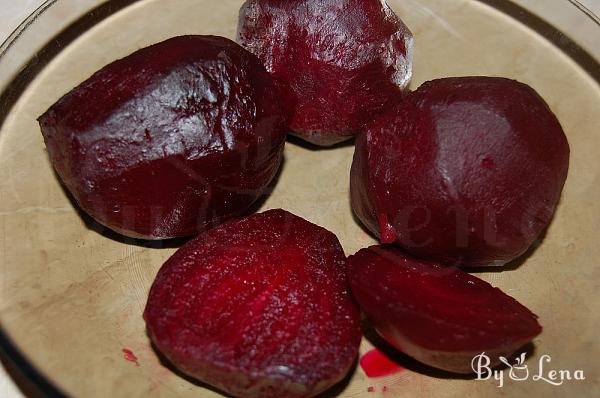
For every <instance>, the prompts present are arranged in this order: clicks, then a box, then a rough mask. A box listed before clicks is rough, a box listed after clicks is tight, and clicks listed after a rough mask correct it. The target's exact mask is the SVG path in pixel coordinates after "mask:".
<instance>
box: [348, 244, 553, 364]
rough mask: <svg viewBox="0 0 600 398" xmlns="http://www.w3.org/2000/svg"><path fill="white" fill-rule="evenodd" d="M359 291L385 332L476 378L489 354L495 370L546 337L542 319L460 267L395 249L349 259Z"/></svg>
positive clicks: (414, 352) (425, 357)
mask: <svg viewBox="0 0 600 398" xmlns="http://www.w3.org/2000/svg"><path fill="white" fill-rule="evenodd" d="M348 280H349V282H350V286H351V288H352V293H353V295H354V297H355V298H356V300H357V301H358V303H359V305H360V307H361V308H362V310H363V311H364V312H365V314H366V315H367V316H368V317H369V319H371V321H372V322H373V325H374V326H375V328H376V329H377V331H378V332H379V333H380V334H381V335H382V336H383V337H384V338H385V339H386V340H388V341H389V342H390V343H391V344H393V345H395V346H396V347H397V348H398V349H400V350H401V351H403V352H404V353H406V354H408V355H410V356H412V357H413V358H415V359H416V360H418V361H420V362H422V363H425V364H427V365H430V366H433V367H436V368H440V369H444V370H447V371H451V372H457V373H472V372H473V369H472V367H471V362H472V360H473V358H474V357H475V356H476V355H478V354H481V353H483V352H485V353H486V354H487V355H488V356H489V357H490V359H491V360H492V362H493V363H492V366H493V365H494V364H495V365H497V364H499V356H508V355H511V354H513V353H514V352H515V351H516V350H518V349H519V348H521V347H523V346H524V345H525V344H527V343H528V342H530V341H531V340H532V339H533V338H534V337H536V336H537V335H539V334H540V333H541V330H542V328H541V326H540V325H539V323H538V321H537V316H536V315H535V314H533V313H532V312H531V311H530V310H528V309H527V308H526V307H524V306H523V305H521V304H520V303H519V302H517V301H516V300H515V299H514V298H512V297H510V296H508V295H506V294H505V293H503V292H502V291H501V290H500V289H498V288H494V287H493V286H491V285H490V284H488V283H487V282H485V281H483V280H481V279H479V278H477V277H475V276H473V275H470V274H467V273H466V272H464V271H461V270H460V269H458V268H451V267H444V266H441V265H439V264H436V263H432V262H427V261H423V260H419V259H416V258H414V257H411V256H409V255H407V254H404V253H403V252H402V251H401V250H400V249H398V248H395V247H392V246H374V247H371V248H368V249H363V250H361V251H359V252H358V253H356V254H355V255H353V256H350V257H349V259H348Z"/></svg>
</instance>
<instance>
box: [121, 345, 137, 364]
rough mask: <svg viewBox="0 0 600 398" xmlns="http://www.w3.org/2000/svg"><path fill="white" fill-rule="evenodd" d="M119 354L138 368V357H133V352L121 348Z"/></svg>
mask: <svg viewBox="0 0 600 398" xmlns="http://www.w3.org/2000/svg"><path fill="white" fill-rule="evenodd" d="M121 352H122V353H123V357H124V358H125V359H126V360H127V361H129V362H133V363H135V365H136V366H140V362H139V361H138V357H136V356H135V354H134V353H133V351H131V350H129V349H127V348H123V349H122V350H121Z"/></svg>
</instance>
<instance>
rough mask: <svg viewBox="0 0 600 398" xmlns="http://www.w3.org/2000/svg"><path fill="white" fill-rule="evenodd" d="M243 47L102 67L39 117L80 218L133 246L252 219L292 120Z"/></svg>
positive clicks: (228, 44)
mask: <svg viewBox="0 0 600 398" xmlns="http://www.w3.org/2000/svg"><path fill="white" fill-rule="evenodd" d="M279 102H280V101H279V98H278V95H277V91H276V90H275V86H274V85H273V81H272V79H271V77H270V76H269V74H268V73H267V72H266V71H265V69H264V67H263V66H262V64H261V63H260V61H259V60H258V59H257V58H256V57H255V56H254V55H252V54H250V53H249V52H247V51H246V50H244V49H243V48H242V47H240V46H239V45H237V44H236V43H234V42H232V41H230V40H228V39H225V38H221V37H214V36H183V37H176V38H173V39H169V40H167V41H164V42H162V43H159V44H155V45H153V46H150V47H147V48H144V49H141V50H139V51H136V52H135V53H133V54H131V55H129V56H128V57H125V58H123V59H121V60H118V61H116V62H114V63H111V64H110V65H108V66H106V67H104V68H102V69H101V70H100V71H99V72H97V73H96V74H94V75H93V76H92V77H91V78H89V79H88V80H87V81H85V82H84V83H82V84H81V85H80V86H79V87H77V88H75V89H74V90H73V91H71V92H70V93H68V94H67V95H65V96H64V97H63V98H61V99H60V100H59V101H58V102H57V103H56V104H54V105H53V106H52V107H51V108H50V109H49V110H48V111H47V112H46V113H45V114H44V115H42V116H41V117H40V118H39V122H40V126H41V129H42V133H43V135H44V139H45V142H46V147H47V149H48V153H49V155H50V160H51V161H52V164H53V166H54V168H55V170H56V172H57V173H58V175H59V176H60V178H61V179H62V181H63V183H64V184H65V186H66V187H67V188H68V189H69V191H70V192H71V193H72V194H73V196H74V197H75V199H76V201H77V202H78V204H79V205H80V206H81V208H82V209H83V210H85V211H86V212H87V213H88V214H89V215H91V216H92V217H93V218H94V219H95V220H96V221H98V222H99V223H101V224H103V225H105V226H107V227H109V228H111V229H113V230H115V231H117V232H119V233H121V234H124V235H127V236H130V237H135V238H145V239H164V238H173V237H178V236H187V235H192V234H194V233H196V232H198V231H200V230H201V229H203V228H206V227H209V226H211V225H215V224H218V223H220V222H222V221H223V220H226V219H229V218H232V217H236V216H239V215H241V214H242V213H244V212H245V211H246V210H247V209H248V208H249V207H250V206H251V205H252V204H253V203H254V202H255V201H256V200H257V199H258V198H259V197H260V196H261V195H262V194H263V192H264V190H265V188H266V187H267V186H268V184H269V182H270V181H271V180H272V179H273V177H274V176H275V174H276V173H277V171H278V169H279V166H280V163H281V160H282V152H283V147H284V140H285V116H284V115H285V112H284V111H283V110H282V109H281V107H280V105H279Z"/></svg>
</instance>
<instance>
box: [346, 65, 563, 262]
mask: <svg viewBox="0 0 600 398" xmlns="http://www.w3.org/2000/svg"><path fill="white" fill-rule="evenodd" d="M568 168H569V144H568V142H567V139H566V137H565V134H564V132H563V130H562V128H561V125H560V123H559V121H558V120H557V118H556V116H555V115H554V114H553V113H552V111H551V110H550V108H549V107H548V105H547V104H546V103H545V102H544V100H543V99H542V98H541V97H540V96H539V95H538V94H537V93H536V92H535V91H534V90H533V89H532V88H531V87H529V86H527V85H526V84H523V83H519V82H516V81H514V80H509V79H503V78H495V77H482V76H476V77H462V78H447V79H439V80H433V81H430V82H427V83H424V84H423V85H422V86H421V87H419V89H418V90H416V91H414V92H412V93H411V94H409V95H408V96H407V97H405V99H404V100H403V101H402V102H400V103H399V104H397V105H395V106H392V107H390V109H389V110H388V111H387V112H386V113H385V114H383V115H381V116H379V117H377V118H375V120H373V121H372V122H371V123H369V124H368V125H367V128H366V132H365V134H362V135H361V136H360V137H359V138H358V139H357V142H356V152H355V155H354V163H353V165H352V172H351V195H352V207H353V209H354V211H355V213H356V215H357V216H358V217H359V218H360V220H361V221H362V222H363V223H364V224H365V225H366V226H367V227H368V228H369V229H370V230H371V231H373V233H375V234H377V235H378V236H379V237H380V239H381V243H392V242H397V243H398V244H399V245H400V246H402V247H403V248H405V249H406V250H408V251H409V252H411V253H413V254H414V255H416V256H418V257H421V258H426V259H429V260H433V261H440V262H443V263H445V264H448V265H462V266H489V265H504V264H506V263H507V262H510V261H512V260H514V259H515V258H517V257H519V256H520V255H522V254H523V253H525V252H526V251H527V250H528V249H529V248H530V247H531V246H532V245H533V244H534V243H535V242H536V240H537V239H538V238H539V237H540V235H541V234H542V232H543V231H544V229H545V228H546V227H547V226H548V225H549V224H550V221H551V220H552V217H553V215H554V211H555V209H556V207H557V205H558V202H559V199H560V196H561V192H562V189H563V185H564V183H565V180H566V178H567V171H568Z"/></svg>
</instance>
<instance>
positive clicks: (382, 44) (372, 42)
mask: <svg viewBox="0 0 600 398" xmlns="http://www.w3.org/2000/svg"><path fill="white" fill-rule="evenodd" d="M238 41H239V42H240V43H241V44H242V45H243V46H245V47H246V48H247V49H249V50H250V51H251V52H252V53H254V54H256V55H257V56H258V57H259V58H260V59H261V60H262V61H263V62H264V64H265V66H266V67H267V70H269V72H271V73H272V74H273V76H275V77H276V78H278V79H280V80H281V81H284V82H287V83H288V84H289V86H290V87H291V90H292V91H293V92H294V93H295V95H296V99H297V104H296V107H295V108H294V110H293V112H292V119H291V130H292V132H293V134H295V135H297V136H299V137H301V138H303V139H305V140H307V141H309V142H311V143H314V144H317V145H323V146H328V145H333V144H336V143H339V142H342V141H345V140H347V139H349V138H352V136H354V134H356V133H357V132H358V131H359V130H360V129H361V128H362V126H363V124H364V123H365V122H366V121H368V120H370V119H371V118H372V117H373V115H374V114H375V113H377V112H380V111H381V110H382V108H383V107H384V106H385V104H386V101H387V100H388V99H389V98H394V97H397V96H398V95H399V94H400V92H401V89H403V88H404V87H406V86H407V85H408V83H409V81H410V78H411V75H412V47H413V38H412V35H411V33H410V31H409V30H408V28H407V27H406V26H405V25H404V23H403V22H402V21H401V20H400V19H399V18H398V17H397V16H396V15H395V14H394V12H393V11H392V10H391V9H390V7H389V6H388V5H387V3H386V2H385V1H384V0H338V1H325V0H306V1H297V0H294V1H283V0H247V1H246V3H245V4H244V5H243V7H242V9H241V11H240V23H239V30H238Z"/></svg>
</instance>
